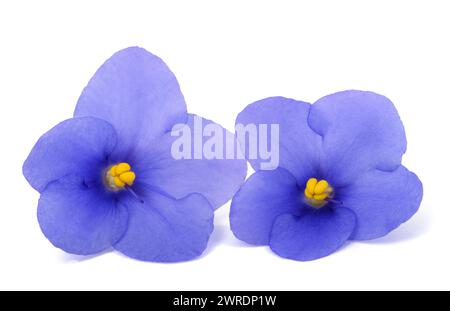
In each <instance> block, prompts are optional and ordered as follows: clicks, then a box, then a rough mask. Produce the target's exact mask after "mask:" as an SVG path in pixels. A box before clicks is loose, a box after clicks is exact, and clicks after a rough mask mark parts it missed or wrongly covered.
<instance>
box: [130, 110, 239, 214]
mask: <svg viewBox="0 0 450 311" xmlns="http://www.w3.org/2000/svg"><path fill="white" fill-rule="evenodd" d="M207 127H209V128H210V129H212V128H213V129H215V131H216V132H217V133H216V134H215V135H217V136H216V137H218V138H220V136H221V137H223V138H224V139H220V140H217V142H218V144H217V146H216V148H218V149H223V152H222V153H221V154H222V159H221V158H212V157H208V156H207V155H206V153H204V152H203V148H202V146H206V144H205V142H206V141H207V140H209V139H210V138H209V137H203V138H202V135H201V133H202V132H203V129H206V128H207ZM176 129H177V130H182V131H184V133H186V136H184V138H187V141H186V144H185V146H184V147H185V148H188V149H190V150H191V152H190V153H189V154H190V157H191V159H179V157H178V155H175V154H173V152H172V147H175V148H177V147H176V144H174V143H175V142H176V141H180V139H182V137H183V136H180V137H177V136H172V135H175V134H174V133H175V131H174V132H171V133H167V134H166V135H164V136H163V137H161V138H159V139H157V140H156V141H152V142H150V144H149V145H148V147H146V148H144V149H143V150H140V151H139V152H136V153H135V154H136V157H135V158H133V159H131V160H130V162H131V163H133V168H134V170H135V172H136V174H137V179H136V181H137V182H143V183H145V184H147V185H152V186H154V187H157V188H159V189H161V190H162V191H164V192H166V193H168V194H169V195H170V196H173V197H175V198H177V199H179V198H182V197H185V196H187V195H188V194H190V193H200V194H202V195H203V196H205V197H206V199H208V201H209V202H210V203H211V205H212V206H213V208H214V209H216V208H218V207H220V206H222V205H223V204H225V203H226V202H227V201H228V200H230V199H231V197H232V196H233V195H234V194H235V193H236V191H237V190H238V189H239V187H240V186H241V185H242V183H243V182H244V180H245V177H246V175H247V162H246V161H245V160H244V159H234V158H231V159H227V156H226V154H225V153H226V150H227V148H229V147H233V148H234V150H237V149H238V146H237V143H236V140H235V137H234V135H233V134H231V133H230V132H228V131H227V130H225V129H224V128H222V127H221V126H220V125H218V124H216V123H213V122H212V121H209V120H206V119H203V118H200V117H198V116H194V115H189V118H188V122H187V124H180V126H177V127H176ZM195 133H196V134H195ZM219 134H220V135H219ZM181 135H184V134H181ZM198 138H199V139H200V140H198ZM182 141H184V140H182ZM227 142H228V143H227ZM198 147H199V148H200V149H199V150H196V148H198ZM222 147H223V148H222ZM196 151H198V152H196ZM174 152H177V151H174ZM194 152H196V153H197V154H198V155H199V157H198V158H199V159H195V154H194ZM205 155H206V156H207V157H205Z"/></svg>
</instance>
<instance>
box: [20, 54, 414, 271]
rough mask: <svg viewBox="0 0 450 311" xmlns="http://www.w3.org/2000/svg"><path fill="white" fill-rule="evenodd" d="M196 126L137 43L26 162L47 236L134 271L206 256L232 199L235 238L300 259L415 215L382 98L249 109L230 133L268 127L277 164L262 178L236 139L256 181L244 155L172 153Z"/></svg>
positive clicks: (348, 97)
mask: <svg viewBox="0 0 450 311" xmlns="http://www.w3.org/2000/svg"><path fill="white" fill-rule="evenodd" d="M195 118H196V116H194V115H192V114H189V113H188V112H187V109H186V104H185V101H184V98H183V95H182V93H181V91H180V87H179V85H178V82H177V80H176V78H175V76H174V75H173V74H172V72H171V71H170V70H169V68H168V67H167V66H166V65H165V64H164V62H163V61H162V60H161V59H159V58H158V57H156V56H154V55H152V54H151V53H149V52H147V51H145V50H144V49H141V48H137V47H132V48H128V49H125V50H122V51H119V52H118V53H116V54H115V55H113V56H112V57H111V58H110V59H109V60H107V61H106V62H105V63H104V64H103V65H102V66H101V67H100V69H99V70H98V71H97V72H96V73H95V75H94V76H93V78H92V79H91V80H90V81H89V83H88V85H87V87H86V88H85V89H84V90H83V92H82V94H81V96H80V98H79V100H78V103H77V106H76V109H75V113H74V117H73V118H71V119H69V120H66V121H63V122H62V123H60V124H58V125H56V126H55V127H54V128H52V129H51V130H50V131H48V132H47V133H46V134H44V135H43V136H42V137H41V138H40V139H39V140H38V142H37V143H36V145H35V146H34V148H33V149H32V151H31V153H30V155H29V156H28V158H27V159H26V161H25V163H24V166H23V173H24V175H25V177H26V179H27V180H28V182H29V183H30V185H31V186H32V187H33V188H34V189H36V190H37V191H38V192H39V193H40V194H41V197H40V199H39V203H38V212H37V216H38V221H39V224H40V227H41V230H42V232H43V233H44V235H45V236H46V237H47V238H48V240H50V242H51V243H52V244H53V245H54V246H56V247H58V248H61V249H63V250H64V251H66V252H69V253H73V254H81V255H89V254H95V253H98V252H102V251H104V250H107V249H110V248H114V249H116V250H118V251H120V252H122V253H123V254H125V255H127V256H130V257H133V258H136V259H139V260H144V261H154V262H180V261H187V260H190V259H193V258H195V257H197V256H199V255H201V254H202V252H203V251H204V250H205V248H206V246H207V243H208V239H209V236H210V234H211V233H212V231H213V221H214V210H215V209H217V208H219V207H220V206H222V205H223V204H225V203H226V202H227V201H229V200H230V199H232V203H231V212H230V225H231V229H232V231H233V233H234V234H235V236H236V237H237V238H239V239H241V240H243V241H245V242H248V243H251V244H256V245H269V246H270V248H271V249H272V250H273V251H274V252H275V253H277V254H279V255H280V256H283V257H286V258H290V259H295V260H301V261H305V260H313V259H317V258H320V257H323V256H326V255H329V254H331V253H332V252H334V251H336V250H337V249H338V248H339V247H340V246H342V245H343V244H344V243H345V242H346V241H347V240H366V239H374V238H378V237H381V236H383V235H385V234H387V233H389V232H390V231H392V230H393V229H395V228H396V227H398V226H399V225H400V224H402V223H403V222H405V221H406V220H408V219H409V218H410V217H411V216H412V215H413V214H414V213H415V212H416V211H417V209H418V208H419V205H420V202H421V199H422V185H421V182H420V180H419V179H418V178H417V176H416V175H414V174H413V173H411V172H409V171H408V170H407V169H406V168H405V167H403V166H402V165H401V158H402V155H403V153H404V152H405V151H406V137H405V133H404V129H403V126H402V123H401V120H400V117H399V116H398V114H397V111H396V109H395V107H394V106H393V104H392V103H391V102H390V101H389V100H388V99H387V98H385V97H383V96H380V95H377V94H374V93H371V92H362V91H345V92H340V93H336V94H333V95H329V96H326V97H324V98H322V99H320V100H319V101H317V102H316V103H314V104H313V105H310V104H308V103H304V102H300V101H295V100H292V99H286V98H282V97H273V98H268V99H264V100H261V101H259V102H256V103H254V104H251V105H249V106H248V107H247V108H246V109H244V111H242V112H241V113H240V114H239V115H238V117H237V121H236V122H237V124H243V125H249V124H255V125H259V124H278V125H279V131H280V132H279V151H280V152H279V153H280V154H279V160H280V161H279V166H278V167H274V168H273V169H271V170H261V169H260V164H261V162H262V161H263V159H258V158H253V157H251V156H250V155H249V154H248V151H247V150H248V148H245V147H246V144H248V142H246V141H239V143H240V144H241V146H242V147H243V148H242V150H244V153H245V157H246V159H247V160H248V161H249V162H250V164H251V165H252V167H253V168H254V169H255V171H256V172H255V173H254V174H253V175H252V176H250V177H249V178H248V180H247V181H245V178H246V175H247V161H246V159H244V158H239V157H235V158H220V157H217V158H208V159H204V158H203V159H175V158H174V157H173V155H172V146H173V144H174V141H175V140H176V137H174V135H173V128H174V126H176V125H178V126H181V127H184V128H186V129H189V130H191V129H192V131H190V133H194V132H195V129H194V128H195V127H196V126H197V125H196V124H195V122H194V121H195ZM210 125H214V126H215V128H216V129H217V128H219V129H220V132H221V133H220V135H221V137H226V138H227V142H228V143H229V142H230V141H231V142H232V143H233V144H237V143H236V141H237V140H239V136H237V138H236V137H235V136H234V135H233V134H231V133H230V132H228V131H227V130H225V129H223V128H222V127H220V126H219V125H217V124H215V123H213V122H212V121H208V120H204V121H203V124H202V126H203V127H208V126H210ZM192 141H193V142H195V138H193V139H192ZM192 147H193V148H194V147H195V146H192Z"/></svg>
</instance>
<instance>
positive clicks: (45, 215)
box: [38, 176, 128, 255]
mask: <svg viewBox="0 0 450 311" xmlns="http://www.w3.org/2000/svg"><path fill="white" fill-rule="evenodd" d="M127 219H128V216H127V211H126V209H125V208H124V207H122V206H119V205H117V204H116V202H115V200H114V198H113V197H112V196H111V194H109V193H106V192H105V190H104V189H102V188H100V187H87V186H86V185H85V184H84V182H83V180H82V179H80V178H78V177H74V176H70V177H65V178H61V179H60V180H58V181H55V182H52V183H50V184H49V185H48V186H47V188H46V189H45V190H44V191H43V192H42V195H41V198H40V200H39V205H38V220H39V225H40V226H41V230H42V232H43V233H44V235H45V236H46V237H47V239H49V240H50V242H52V244H53V245H54V246H56V247H58V248H61V249H62V250H64V251H66V252H68V253H72V254H78V255H90V254H95V253H98V252H101V251H103V250H105V249H107V248H109V247H111V246H112V244H114V243H115V242H116V241H117V240H118V239H120V237H121V236H122V234H123V233H124V231H125V229H126V226H127Z"/></svg>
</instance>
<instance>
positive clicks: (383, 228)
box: [341, 166, 423, 240]
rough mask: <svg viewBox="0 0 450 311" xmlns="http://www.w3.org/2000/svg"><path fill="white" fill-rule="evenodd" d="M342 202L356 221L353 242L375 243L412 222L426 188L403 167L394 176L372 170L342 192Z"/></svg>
mask: <svg viewBox="0 0 450 311" xmlns="http://www.w3.org/2000/svg"><path fill="white" fill-rule="evenodd" d="M341 193H342V194H341V195H342V196H341V197H342V201H343V202H344V204H345V206H346V207H347V208H349V209H351V210H352V211H353V212H354V213H355V215H356V217H357V222H356V227H355V231H354V232H353V234H352V236H351V238H352V239H355V240H368V239H375V238H379V237H381V236H384V235H386V234H387V233H389V232H391V231H392V230H394V229H395V228H397V227H398V226H399V225H401V224H402V223H404V222H405V221H407V220H408V219H409V218H411V217H412V216H413V215H414V214H415V213H416V211H417V210H418V208H419V205H420V202H421V200H422V194H423V188H422V183H421V182H420V180H419V178H418V177H417V176H416V175H415V174H414V173H411V172H410V171H408V170H407V169H406V168H405V167H404V166H400V167H398V168H397V169H396V170H395V171H393V172H384V171H380V170H372V171H370V172H367V173H365V174H363V175H361V176H360V177H359V178H358V179H357V180H356V181H355V182H354V183H353V184H352V185H350V186H348V187H346V188H345V189H342V190H341Z"/></svg>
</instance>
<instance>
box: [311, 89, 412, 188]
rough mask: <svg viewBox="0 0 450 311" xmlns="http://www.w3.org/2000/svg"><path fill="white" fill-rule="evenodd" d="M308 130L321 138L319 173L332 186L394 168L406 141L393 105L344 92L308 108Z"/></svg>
mask: <svg viewBox="0 0 450 311" xmlns="http://www.w3.org/2000/svg"><path fill="white" fill-rule="evenodd" d="M308 121H309V124H310V126H311V128H312V129H313V130H314V131H316V132H317V133H319V134H320V135H322V136H323V152H324V156H323V161H322V170H323V172H325V173H326V176H325V178H327V179H328V180H330V181H332V182H333V185H335V186H344V185H348V184H350V183H352V182H353V180H354V179H356V178H357V177H358V176H359V175H360V174H363V173H364V172H367V171H369V170H371V169H374V168H377V169H380V170H383V171H392V170H394V169H396V168H397V167H398V166H399V165H400V162H401V158H402V155H403V153H404V152H405V151H406V138H405V132H404V129H403V125H402V122H401V120H400V117H399V115H398V113H397V110H396V109H395V107H394V105H393V104H392V103H391V101H390V100H389V99H387V98H386V97H384V96H381V95H378V94H375V93H371V92H363V91H344V92H339V93H336V94H332V95H328V96H325V97H323V98H321V99H319V100H318V101H317V102H316V103H315V104H313V105H312V108H311V113H310V115H309V119H308Z"/></svg>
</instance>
